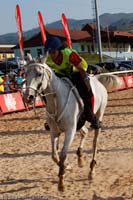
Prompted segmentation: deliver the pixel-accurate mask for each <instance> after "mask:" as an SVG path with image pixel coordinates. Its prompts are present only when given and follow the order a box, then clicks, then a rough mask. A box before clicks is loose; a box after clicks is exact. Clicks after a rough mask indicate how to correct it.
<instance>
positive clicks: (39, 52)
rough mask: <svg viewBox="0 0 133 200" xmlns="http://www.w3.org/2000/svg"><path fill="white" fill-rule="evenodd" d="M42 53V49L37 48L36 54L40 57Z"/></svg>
mask: <svg viewBox="0 0 133 200" xmlns="http://www.w3.org/2000/svg"><path fill="white" fill-rule="evenodd" d="M41 55H42V49H37V56H38V57H40V56H41Z"/></svg>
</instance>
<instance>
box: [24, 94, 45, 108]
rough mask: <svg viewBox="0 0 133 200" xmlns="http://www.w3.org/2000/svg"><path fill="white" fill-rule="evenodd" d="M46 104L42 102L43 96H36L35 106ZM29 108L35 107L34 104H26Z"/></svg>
mask: <svg viewBox="0 0 133 200" xmlns="http://www.w3.org/2000/svg"><path fill="white" fill-rule="evenodd" d="M42 106H45V104H44V103H43V102H42V100H41V98H40V97H39V96H37V97H36V101H35V107H42ZM26 107H27V108H33V105H30V104H26Z"/></svg>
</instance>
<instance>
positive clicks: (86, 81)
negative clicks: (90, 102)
mask: <svg viewBox="0 0 133 200" xmlns="http://www.w3.org/2000/svg"><path fill="white" fill-rule="evenodd" d="M84 82H85V85H86V87H87V89H88V91H89V90H90V88H91V86H90V78H89V76H86V77H85V78H84Z"/></svg>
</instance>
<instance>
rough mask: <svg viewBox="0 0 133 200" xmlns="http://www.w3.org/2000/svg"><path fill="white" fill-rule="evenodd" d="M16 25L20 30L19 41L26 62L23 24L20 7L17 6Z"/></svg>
mask: <svg viewBox="0 0 133 200" xmlns="http://www.w3.org/2000/svg"><path fill="white" fill-rule="evenodd" d="M16 23H17V29H18V40H19V47H20V53H21V57H22V60H23V62H24V51H23V36H22V22H21V13H20V8H19V5H16Z"/></svg>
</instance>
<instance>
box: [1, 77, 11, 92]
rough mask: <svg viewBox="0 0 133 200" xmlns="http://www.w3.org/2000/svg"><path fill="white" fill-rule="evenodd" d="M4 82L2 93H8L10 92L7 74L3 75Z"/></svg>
mask: <svg viewBox="0 0 133 200" xmlns="http://www.w3.org/2000/svg"><path fill="white" fill-rule="evenodd" d="M3 80H4V82H3V84H4V93H9V92H10V87H9V85H10V80H9V75H8V74H5V75H4V78H3Z"/></svg>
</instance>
